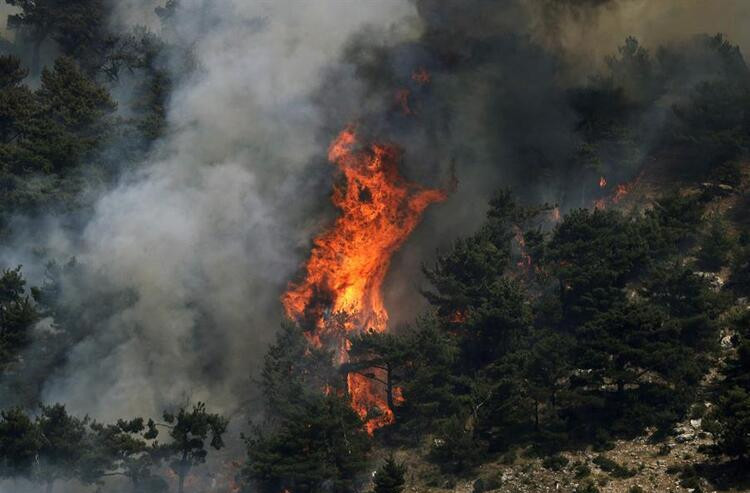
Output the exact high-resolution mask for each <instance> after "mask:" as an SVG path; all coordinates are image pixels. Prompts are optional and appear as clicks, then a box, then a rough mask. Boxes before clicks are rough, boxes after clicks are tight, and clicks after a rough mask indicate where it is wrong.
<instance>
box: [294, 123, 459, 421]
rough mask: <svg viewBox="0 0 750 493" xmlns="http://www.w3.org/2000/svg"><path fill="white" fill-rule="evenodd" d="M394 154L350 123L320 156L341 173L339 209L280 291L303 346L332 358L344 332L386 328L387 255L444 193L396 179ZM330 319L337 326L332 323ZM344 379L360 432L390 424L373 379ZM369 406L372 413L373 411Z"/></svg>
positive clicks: (336, 195) (342, 353)
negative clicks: (300, 327) (306, 331)
mask: <svg viewBox="0 0 750 493" xmlns="http://www.w3.org/2000/svg"><path fill="white" fill-rule="evenodd" d="M399 157H400V152H399V151H398V149H397V148H395V147H393V146H389V145H382V144H373V145H371V146H369V147H364V148H362V147H358V146H357V135H356V133H355V130H354V129H353V128H351V127H350V128H347V129H345V130H343V131H342V132H341V133H340V134H339V135H338V137H337V138H336V139H335V140H334V141H333V143H332V144H331V146H330V148H329V151H328V159H329V160H330V161H331V163H333V164H334V165H335V166H336V167H337V168H338V170H339V172H340V173H341V175H342V177H343V180H342V181H341V182H339V183H337V184H336V185H334V189H333V195H332V201H333V204H334V205H335V206H336V208H338V209H339V210H340V211H341V215H340V216H339V217H338V219H336V221H335V223H334V224H333V226H332V227H331V228H330V229H328V230H327V231H325V232H323V233H322V234H321V235H319V236H318V237H317V238H315V239H314V241H313V248H312V252H311V254H310V258H309V260H308V261H307V264H306V267H305V277H304V279H303V280H302V281H301V282H299V283H292V284H290V286H289V289H288V290H287V292H286V293H285V294H284V295H283V296H282V302H283V304H284V309H285V311H286V315H287V316H288V317H289V318H290V319H292V320H295V321H298V322H300V323H303V324H305V325H306V326H308V327H310V326H311V327H310V328H311V329H312V330H311V332H310V335H309V336H308V338H309V340H310V342H311V344H314V345H317V346H320V345H322V344H324V343H326V344H330V345H333V346H334V347H335V348H336V349H338V351H339V362H340V363H345V362H346V361H348V355H347V340H346V334H347V333H348V332H353V331H363V330H374V331H377V332H384V331H386V330H387V328H388V312H387V311H386V309H385V305H384V303H383V297H382V292H381V287H382V284H383V281H384V279H385V276H386V273H387V272H388V267H389V265H390V261H391V257H392V255H393V253H394V252H395V251H396V250H398V249H399V247H401V245H403V243H404V241H406V239H407V238H408V237H409V235H410V234H411V232H412V231H413V230H414V228H415V227H416V226H417V224H418V223H419V221H420V219H421V217H422V213H423V212H424V210H425V209H426V208H427V207H428V206H429V205H430V204H432V203H434V202H439V201H442V200H445V198H446V197H447V194H446V192H445V191H443V190H436V189H427V188H424V187H421V186H419V185H416V184H413V183H410V182H408V181H407V180H406V179H404V178H403V177H402V176H401V175H400V174H399V172H398V169H397V164H398V161H399ZM339 315H341V317H339ZM334 319H335V320H339V321H340V326H339V327H332V324H331V320H334ZM341 329H343V330H341ZM347 383H348V387H349V394H350V396H351V403H352V407H353V408H354V410H355V411H356V412H357V413H358V414H359V415H360V417H362V418H363V420H365V421H366V427H367V430H368V432H370V433H372V432H373V431H374V430H375V429H376V428H379V427H381V426H384V425H386V424H390V423H392V422H393V420H394V416H393V411H392V410H391V409H390V408H389V407H388V405H387V403H386V396H385V389H384V388H382V387H383V386H382V385H381V384H380V383H379V382H377V381H376V380H374V379H368V378H366V377H365V376H363V375H360V374H354V373H352V374H349V376H348V377H347ZM372 411H378V412H377V413H375V414H376V415H375V416H373V413H372Z"/></svg>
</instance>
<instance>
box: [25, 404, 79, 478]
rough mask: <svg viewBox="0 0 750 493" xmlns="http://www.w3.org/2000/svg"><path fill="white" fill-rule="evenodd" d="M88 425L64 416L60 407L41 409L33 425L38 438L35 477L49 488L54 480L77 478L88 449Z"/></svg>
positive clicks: (63, 407) (61, 406)
mask: <svg viewBox="0 0 750 493" xmlns="http://www.w3.org/2000/svg"><path fill="white" fill-rule="evenodd" d="M88 423H89V420H88V418H83V419H81V418H77V417H75V416H71V415H70V414H68V412H67V410H66V409H65V406H63V405H61V404H55V405H53V406H42V409H41V413H40V415H39V418H38V419H37V422H36V427H37V430H38V433H39V436H40V437H41V446H40V448H39V456H40V462H39V470H38V472H37V474H36V476H37V477H38V478H39V480H40V481H43V482H45V483H47V485H52V484H54V482H55V481H57V480H60V479H71V478H75V477H76V476H78V475H79V474H80V472H81V466H82V460H83V458H84V457H85V454H86V449H87V447H88V443H87V438H88V436H87V426H88ZM48 487H51V486H48Z"/></svg>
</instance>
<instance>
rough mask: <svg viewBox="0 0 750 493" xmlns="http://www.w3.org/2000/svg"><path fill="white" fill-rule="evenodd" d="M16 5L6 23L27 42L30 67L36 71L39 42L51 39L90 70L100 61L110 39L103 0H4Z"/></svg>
mask: <svg viewBox="0 0 750 493" xmlns="http://www.w3.org/2000/svg"><path fill="white" fill-rule="evenodd" d="M6 3H8V4H9V5H13V6H15V7H18V8H19V9H20V10H21V11H20V13H18V14H14V15H11V16H9V18H8V26H9V27H10V28H12V29H15V30H16V31H17V32H18V34H19V37H20V38H21V39H22V40H24V41H27V42H28V43H30V44H31V46H32V50H33V54H32V62H31V67H32V70H33V71H34V72H35V73H38V72H39V69H40V68H41V67H40V51H41V48H42V45H43V44H44V43H45V42H46V41H48V40H51V41H54V42H55V44H56V45H57V46H58V47H59V48H60V50H61V51H62V53H64V54H65V55H67V56H70V57H73V58H75V59H77V60H78V61H79V62H80V63H81V64H82V66H84V67H85V68H86V70H87V71H88V72H90V73H93V72H94V71H96V70H97V69H98V68H99V66H100V65H101V63H102V57H103V54H104V53H105V52H106V49H107V47H108V44H109V43H111V42H112V40H111V37H110V35H109V33H108V22H109V19H108V18H109V15H110V13H111V9H110V8H109V6H108V4H107V3H106V2H105V1H103V0H7V2H6Z"/></svg>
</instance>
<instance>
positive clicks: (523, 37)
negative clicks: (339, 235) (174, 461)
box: [3, 0, 750, 419]
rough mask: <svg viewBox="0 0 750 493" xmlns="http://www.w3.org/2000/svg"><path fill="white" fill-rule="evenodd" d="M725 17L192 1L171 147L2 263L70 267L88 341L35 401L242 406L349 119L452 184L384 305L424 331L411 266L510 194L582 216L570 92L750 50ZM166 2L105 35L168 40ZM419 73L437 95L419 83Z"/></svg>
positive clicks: (662, 5) (134, 1) (736, 17)
mask: <svg viewBox="0 0 750 493" xmlns="http://www.w3.org/2000/svg"><path fill="white" fill-rule="evenodd" d="M721 5H722V6H723V9H722V8H719V7H718V6H716V7H715V6H713V5H707V4H706V3H705V2H697V1H695V2H693V1H681V0H669V1H664V2H658V3H657V2H646V1H645V0H621V1H616V0H611V1H602V0H581V1H573V0H568V1H559V0H558V1H553V0H501V1H485V0H415V1H413V2H404V1H402V0H380V1H378V2H372V3H362V2H357V3H355V2H348V1H346V0H328V1H326V0H311V1H305V2H298V1H295V0H276V1H270V0H269V1H256V2H244V1H241V0H216V1H210V2H209V1H202V0H189V1H188V0H183V2H182V3H181V7H180V8H179V9H178V10H177V12H176V16H177V17H176V19H174V20H173V22H172V24H171V26H172V28H171V29H169V30H166V29H165V30H164V31H162V33H161V34H162V35H163V36H165V37H167V38H168V40H169V41H171V42H173V43H174V44H176V45H177V46H181V47H190V48H191V50H192V57H193V59H194V62H195V66H196V67H197V68H196V69H195V70H194V71H192V72H191V73H190V74H189V75H188V76H186V77H185V78H183V79H180V80H178V81H177V84H176V89H175V91H174V92H173V93H172V95H171V99H170V101H169V114H168V135H167V137H165V138H164V139H163V141H162V142H160V143H159V144H158V145H157V146H156V148H155V149H154V151H153V155H152V157H151V158H150V159H149V162H147V163H145V164H144V165H143V166H140V167H139V168H138V169H139V171H137V172H134V173H132V174H129V175H127V176H125V177H124V178H123V180H122V181H121V183H119V185H118V186H117V187H116V188H115V189H114V190H110V191H109V192H107V193H105V194H104V195H103V196H102V197H101V198H100V199H99V200H98V201H97V202H96V205H95V207H94V210H93V212H92V216H91V217H90V218H88V220H87V221H86V223H85V227H84V228H83V232H82V233H81V234H80V235H79V234H72V233H70V231H69V229H67V228H65V227H62V226H61V225H60V224H57V223H56V222H54V221H51V222H49V223H45V224H43V225H41V226H40V225H38V224H36V225H34V226H35V229H37V230H38V231H39V233H37V234H31V233H29V234H27V235H25V236H23V237H18V238H16V241H15V244H14V245H12V248H10V249H9V250H8V251H7V252H5V253H4V255H3V258H4V259H5V260H7V261H8V263H11V262H18V261H22V262H23V263H24V264H25V266H26V267H27V269H26V272H27V273H28V274H29V275H30V277H31V278H32V280H35V281H39V280H40V279H41V276H42V271H43V269H42V267H41V266H40V265H38V262H36V260H35V258H34V257H33V256H29V255H28V252H29V251H30V250H31V248H30V246H31V245H35V246H38V245H42V246H43V247H44V250H45V251H46V252H47V253H48V254H49V255H51V256H53V257H55V258H58V259H66V258H69V257H75V258H76V259H77V262H78V264H77V267H76V270H75V272H76V274H75V275H65V276H63V286H64V289H63V290H62V298H63V299H62V301H63V302H64V304H66V305H68V306H73V307H76V309H77V310H78V312H77V315H78V316H80V319H81V321H80V325H81V326H85V327H86V328H85V330H83V329H82V330H80V331H79V332H78V333H77V334H76V337H74V338H73V345H72V347H71V348H70V350H69V351H68V352H67V355H66V358H65V360H64V361H63V362H62V364H61V365H59V366H57V367H56V369H55V371H54V372H53V374H52V375H45V376H44V383H43V397H44V399H45V400H46V401H49V402H55V401H59V402H64V403H66V404H68V406H69V408H70V410H71V411H72V412H74V413H79V414H84V413H87V414H89V415H92V416H93V417H95V418H98V419H111V418H116V417H123V416H133V415H142V414H146V415H154V414H158V413H159V412H160V410H161V409H163V408H164V407H167V406H170V405H174V404H181V403H184V402H185V401H187V400H188V399H191V400H194V401H195V400H205V401H207V402H208V403H209V407H210V408H212V409H222V410H225V411H226V412H229V413H231V412H233V411H234V410H236V409H237V408H238V407H239V404H240V403H241V402H242V401H243V400H245V399H248V398H249V395H250V394H249V390H248V389H249V388H251V382H250V377H251V374H252V371H253V369H254V368H255V367H256V366H257V364H258V362H259V360H260V358H261V355H262V354H263V352H264V349H265V346H266V344H267V342H268V341H269V339H270V337H271V336H272V335H273V334H274V332H275V330H276V328H277V326H278V322H279V321H280V317H281V307H280V303H279V295H280V293H281V292H282V291H283V289H284V287H285V285H286V283H287V282H288V281H289V280H290V279H292V278H293V277H294V276H295V274H296V273H297V272H298V268H299V266H300V265H301V263H302V262H303V261H304V260H305V258H306V256H307V254H308V251H309V250H308V249H309V242H310V238H311V237H312V236H313V235H314V234H316V233H318V232H319V231H320V230H321V229H322V228H323V227H325V225H326V224H327V219H329V218H330V214H331V213H332V212H333V211H331V210H330V206H329V204H328V195H329V190H330V184H331V167H330V166H329V165H328V164H327V163H326V161H325V157H324V153H325V149H326V148H327V146H328V143H329V141H330V139H331V138H332V136H334V135H335V134H336V133H338V131H340V130H341V128H342V127H343V126H345V125H347V124H349V123H351V122H356V123H357V124H358V126H359V131H358V133H359V134H360V135H362V136H363V137H369V138H372V139H375V140H386V141H390V142H394V143H396V144H398V145H400V146H401V147H402V148H403V149H404V151H405V154H404V162H403V168H404V173H405V174H406V176H407V178H408V179H410V180H412V181H415V182H418V183H421V184H423V185H425V186H432V187H435V186H442V187H449V186H450V184H451V182H452V180H453V179H454V178H455V179H457V181H458V187H457V189H456V190H455V192H454V193H453V194H452V195H451V197H450V198H449V199H448V200H447V201H446V202H445V203H443V204H438V205H435V206H433V207H431V208H430V209H429V210H428V211H427V213H426V215H425V221H424V223H423V224H422V226H421V227H420V228H419V229H418V230H417V232H416V233H415V235H414V237H413V238H412V241H410V242H409V243H408V245H407V246H406V247H405V248H404V249H403V251H401V252H399V254H398V255H397V257H396V258H395V259H394V264H393V268H392V275H390V276H389V279H388V282H387V286H386V304H387V306H388V307H389V308H390V311H391V315H392V317H391V318H392V321H393V322H394V323H396V324H397V323H400V322H405V321H410V320H412V319H413V317H414V316H415V315H416V313H417V312H418V311H419V309H420V306H421V302H420V300H419V298H418V294H417V293H418V290H417V289H416V287H417V284H418V283H419V282H420V281H419V280H420V279H421V277H420V273H419V268H420V265H421V264H422V263H423V262H429V259H431V258H433V256H434V253H435V250H436V249H439V248H446V247H447V246H448V245H450V243H451V242H452V241H453V240H454V239H455V237H456V236H458V235H463V234H468V233H470V232H472V231H474V230H475V229H476V227H477V226H478V224H479V223H480V222H481V221H482V219H483V217H482V211H483V210H484V209H485V207H486V203H487V200H488V198H489V196H490V195H491V193H492V192H493V191H494V190H496V189H497V188H498V187H500V186H514V187H515V189H516V191H518V192H521V193H522V194H523V196H524V198H525V199H526V200H529V201H534V202H538V201H550V202H560V203H562V204H563V205H565V206H579V205H582V204H581V201H580V197H579V196H578V195H575V196H573V192H572V190H573V188H574V185H575V186H578V185H579V183H577V182H578V181H579V180H580V177H579V176H571V169H572V168H571V166H572V164H571V162H570V159H569V157H570V156H571V155H572V153H573V151H574V150H575V148H576V146H578V145H579V144H580V142H579V137H578V136H577V134H576V133H575V125H576V116H575V114H574V113H573V111H572V109H571V107H570V101H569V93H568V90H569V89H570V87H571V85H572V84H573V83H574V82H580V81H582V80H586V78H587V77H588V76H589V75H591V74H592V71H593V69H594V68H597V67H600V66H601V65H600V64H601V60H602V59H603V57H604V55H605V54H611V53H613V52H615V51H616V47H617V46H618V45H619V44H621V43H622V41H623V40H624V38H625V37H626V36H627V35H628V34H634V35H636V36H638V37H639V38H640V39H641V40H642V41H644V42H645V43H646V44H651V45H655V44H657V43H660V42H667V41H669V42H671V41H673V40H677V39H683V38H685V37H688V36H689V35H692V34H694V33H696V32H699V31H708V32H712V31H719V30H720V31H723V32H726V33H727V34H729V36H730V37H731V38H732V40H733V41H734V42H738V43H740V45H741V46H744V45H745V44H746V43H747V42H750V40H749V39H748V38H747V36H748V34H747V33H746V32H744V30H742V29H741V27H742V26H743V25H745V24H743V22H744V21H745V20H747V15H748V14H749V13H750V12H748V11H749V10H750V6H747V5H745V3H744V2H742V1H741V0H737V1H733V0H727V1H726V2H723V3H722V4H721ZM155 6H156V5H155V4H154V2H152V1H148V0H140V1H139V0H128V1H124V2H117V3H116V12H117V13H116V18H115V19H113V20H112V22H113V25H114V26H117V27H118V28H122V29H125V28H127V27H128V26H131V25H134V24H139V25H146V26H148V27H150V28H151V29H154V30H157V29H159V23H158V18H157V17H156V16H155V14H154V13H153V9H154V7H155ZM421 69H423V70H424V71H426V72H427V73H429V77H430V79H429V83H427V84H425V83H423V82H420V81H419V80H418V79H416V78H415V77H414V76H413V75H414V73H415V71H416V70H421ZM654 120H655V121H657V120H658V118H656V117H654ZM28 229H31V228H28ZM44 327H47V329H44ZM44 327H40V330H42V331H43V330H54V325H50V320H46V321H45V325H44ZM50 327H51V328H50ZM27 359H28V358H27Z"/></svg>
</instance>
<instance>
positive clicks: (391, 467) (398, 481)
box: [374, 456, 406, 493]
mask: <svg viewBox="0 0 750 493" xmlns="http://www.w3.org/2000/svg"><path fill="white" fill-rule="evenodd" d="M405 475H406V465H405V464H403V463H400V464H399V463H397V462H396V460H395V459H394V458H393V456H391V457H389V458H388V459H386V461H385V464H383V465H382V467H381V468H380V469H378V471H377V472H376V473H375V490H374V492H375V493H401V492H402V491H404V486H405V485H406V478H405V477H404V476H405Z"/></svg>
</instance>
